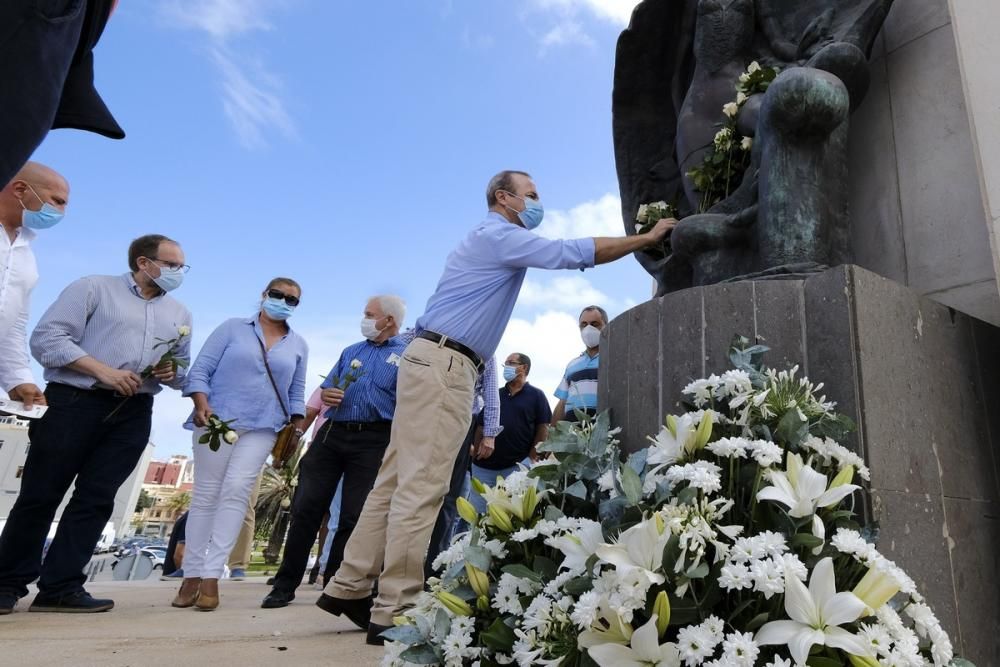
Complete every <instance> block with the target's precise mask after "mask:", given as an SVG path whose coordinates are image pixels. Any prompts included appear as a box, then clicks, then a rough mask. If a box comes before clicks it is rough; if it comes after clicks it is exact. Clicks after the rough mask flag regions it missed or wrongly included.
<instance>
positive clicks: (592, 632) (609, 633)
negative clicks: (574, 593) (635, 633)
mask: <svg viewBox="0 0 1000 667" xmlns="http://www.w3.org/2000/svg"><path fill="white" fill-rule="evenodd" d="M630 641H632V625H631V624H630V623H626V622H625V621H624V620H622V617H621V614H619V613H618V611H617V610H615V609H613V608H611V607H610V606H608V605H607V604H606V603H602V604H601V605H600V613H599V614H598V615H597V621H596V622H595V623H594V624H593V625H592V626H591V628H590V629H589V630H584V631H583V632H581V633H580V634H579V635H578V636H577V640H576V643H577V645H578V646H579V647H580V648H590V647H591V646H598V645H600V644H621V645H623V646H627V645H628V643H629V642H630Z"/></svg>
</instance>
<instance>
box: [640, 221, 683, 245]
mask: <svg viewBox="0 0 1000 667" xmlns="http://www.w3.org/2000/svg"><path fill="white" fill-rule="evenodd" d="M676 226H677V221H676V220H674V219H673V218H664V219H662V220H660V221H659V222H657V223H656V224H655V225H654V226H653V228H652V229H650V230H649V231H648V232H646V234H645V236H646V240H647V245H650V246H654V245H657V244H659V243H663V239H665V238H667V234H669V233H670V232H671V230H673V228H674V227H676Z"/></svg>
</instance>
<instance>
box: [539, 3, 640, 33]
mask: <svg viewBox="0 0 1000 667" xmlns="http://www.w3.org/2000/svg"><path fill="white" fill-rule="evenodd" d="M532 2H533V3H534V4H535V6H537V7H538V8H539V9H547V10H555V11H558V12H560V13H561V14H563V15H576V14H577V13H579V12H587V13H590V14H592V15H593V16H595V17H596V18H599V19H601V20H604V21H608V22H609V23H614V24H616V25H620V26H622V27H623V28H624V27H625V26H627V25H628V22H629V19H630V18H631V17H632V10H633V9H635V6H636V5H638V4H639V0H532Z"/></svg>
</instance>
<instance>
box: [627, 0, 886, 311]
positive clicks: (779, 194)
mask: <svg viewBox="0 0 1000 667" xmlns="http://www.w3.org/2000/svg"><path fill="white" fill-rule="evenodd" d="M891 3H892V0H644V2H642V3H640V4H639V5H638V6H637V7H636V9H635V12H634V13H633V16H632V22H631V24H630V25H629V27H628V29H627V30H625V31H624V32H623V33H622V35H621V37H620V38H619V41H618V50H617V56H616V66H615V88H614V94H613V112H614V116H613V118H614V120H613V125H614V139H615V159H616V163H617V167H618V179H619V185H620V188H621V195H622V213H623V216H624V219H625V228H626V231H627V232H628V233H633V231H634V217H635V213H636V210H637V209H638V207H639V205H640V204H643V203H647V202H652V201H658V200H665V201H668V202H674V203H675V204H676V206H677V208H678V211H679V217H680V218H681V223H680V224H679V225H678V226H677V228H676V229H675V230H674V232H673V236H672V239H671V244H670V251H669V253H668V254H666V255H665V256H656V255H653V254H643V255H642V256H640V257H639V261H640V262H641V263H642V264H643V266H644V267H645V268H646V270H647V271H649V272H650V274H652V275H653V276H654V277H655V278H656V279H657V281H658V283H659V292H660V293H661V294H662V293H666V292H669V291H673V290H676V289H682V288H684V287H689V286H692V285H704V284H710V283H714V282H720V281H723V280H732V279H739V278H741V277H750V276H758V277H759V276H761V275H775V274H777V275H781V274H784V275H798V274H800V273H802V272H808V271H812V270H816V269H819V268H822V267H824V266H827V265H833V264H839V263H843V262H845V261H849V258H850V248H849V247H848V245H849V244H848V226H849V218H848V211H847V206H846V201H847V192H846V187H847V178H846V159H847V156H846V150H847V132H848V117H849V114H850V111H851V110H852V109H854V108H856V107H857V106H858V104H860V102H861V100H862V99H863V98H864V95H865V93H866V92H867V89H868V83H869V79H868V55H869V54H870V52H871V48H872V44H873V42H874V39H875V36H876V35H877V33H878V30H879V29H880V28H881V25H882V23H883V22H884V20H885V17H886V15H887V13H888V11H889V8H890V6H891ZM751 63H757V64H758V65H759V66H760V67H774V68H777V69H779V70H780V74H779V75H778V76H777V78H776V79H775V80H774V81H773V83H771V84H770V87H769V88H767V91H766V92H765V93H763V94H757V95H751V96H750V97H749V98H747V99H745V100H741V104H740V107H739V111H738V116H736V118H735V123H736V127H738V129H739V133H740V134H741V135H742V136H745V137H748V138H749V139H750V141H751V142H752V144H753V148H752V152H751V153H750V160H749V166H748V167H747V168H746V171H745V172H744V173H743V175H742V182H741V183H738V184H737V183H733V184H731V185H732V187H727V188H726V191H725V196H724V197H722V198H721V199H720V200H719V201H713V202H709V204H710V205H707V206H706V202H705V201H704V199H703V197H702V196H701V193H700V192H699V191H698V189H697V187H696V185H695V183H694V181H693V179H692V178H691V176H690V172H691V170H692V169H695V168H697V167H698V166H699V165H700V164H701V163H702V160H704V158H705V155H706V154H708V153H709V152H710V150H711V148H712V144H713V137H715V135H716V132H717V130H718V128H719V126H720V124H721V123H722V122H723V121H724V120H725V118H724V116H723V113H722V108H723V105H725V104H727V103H729V102H731V101H732V100H733V99H734V97H735V96H736V89H735V85H736V83H737V81H738V80H739V77H740V75H741V73H743V72H745V71H746V70H747V68H748V66H749V65H750V64H751ZM758 65H755V66H754V67H757V66H758Z"/></svg>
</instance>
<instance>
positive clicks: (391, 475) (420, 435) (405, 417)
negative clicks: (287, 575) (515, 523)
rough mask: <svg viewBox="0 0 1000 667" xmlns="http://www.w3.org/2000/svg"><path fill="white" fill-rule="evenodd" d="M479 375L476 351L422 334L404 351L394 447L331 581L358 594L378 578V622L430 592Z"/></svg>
mask: <svg viewBox="0 0 1000 667" xmlns="http://www.w3.org/2000/svg"><path fill="white" fill-rule="evenodd" d="M476 375H477V372H476V368H475V366H474V365H473V363H472V361H470V360H469V358H468V357H466V356H465V355H462V354H459V353H458V352H454V351H452V350H449V349H448V348H446V347H443V346H441V345H440V344H438V343H432V342H430V341H428V340H425V339H422V338H418V339H416V340H414V341H413V342H412V343H410V345H409V346H408V347H407V348H406V351H405V352H404V353H403V357H402V360H401V362H400V365H399V376H398V378H397V381H396V411H395V415H394V418H393V421H392V433H391V435H390V439H389V446H388V448H387V449H386V452H385V458H384V459H383V460H382V467H381V468H379V472H378V477H377V478H376V479H375V487H374V488H373V489H372V491H371V493H369V494H368V500H367V501H365V506H364V509H363V510H362V512H361V517H360V518H359V519H358V524H357V526H356V527H355V528H354V532H353V533H352V534H351V539H350V540H349V541H348V543H347V547H346V549H345V551H344V560H343V563H342V564H341V566H340V569H338V570H337V573H336V575H335V576H334V578H333V579H332V580H331V581H330V583H329V585H328V586H327V587H326V594H327V595H332V596H333V597H337V598H342V599H350V600H354V599H360V598H364V597H367V596H368V595H371V592H372V586H373V585H374V583H375V580H376V579H378V597H377V598H376V599H375V601H374V604H373V605H372V623H376V624H378V625H392V618H393V616H396V615H398V614H399V613H401V612H402V611H403V610H405V609H406V608H407V607H409V606H412V605H413V602H414V600H415V598H416V597H417V595H419V593H420V591H421V590H423V585H424V558H425V556H426V554H427V546H428V544H429V543H430V539H431V531H433V529H434V522H435V521H436V520H437V515H438V511H439V510H440V508H441V503H442V501H443V499H444V496H445V494H446V493H447V492H448V486H449V483H450V482H451V472H452V468H453V467H454V465H455V457H456V455H457V454H458V448H459V447H461V446H462V442H463V440H464V439H465V434H466V432H467V431H468V430H469V423H470V422H471V420H472V410H471V407H472V397H473V393H474V390H475V383H476ZM380 573H381V575H380Z"/></svg>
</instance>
